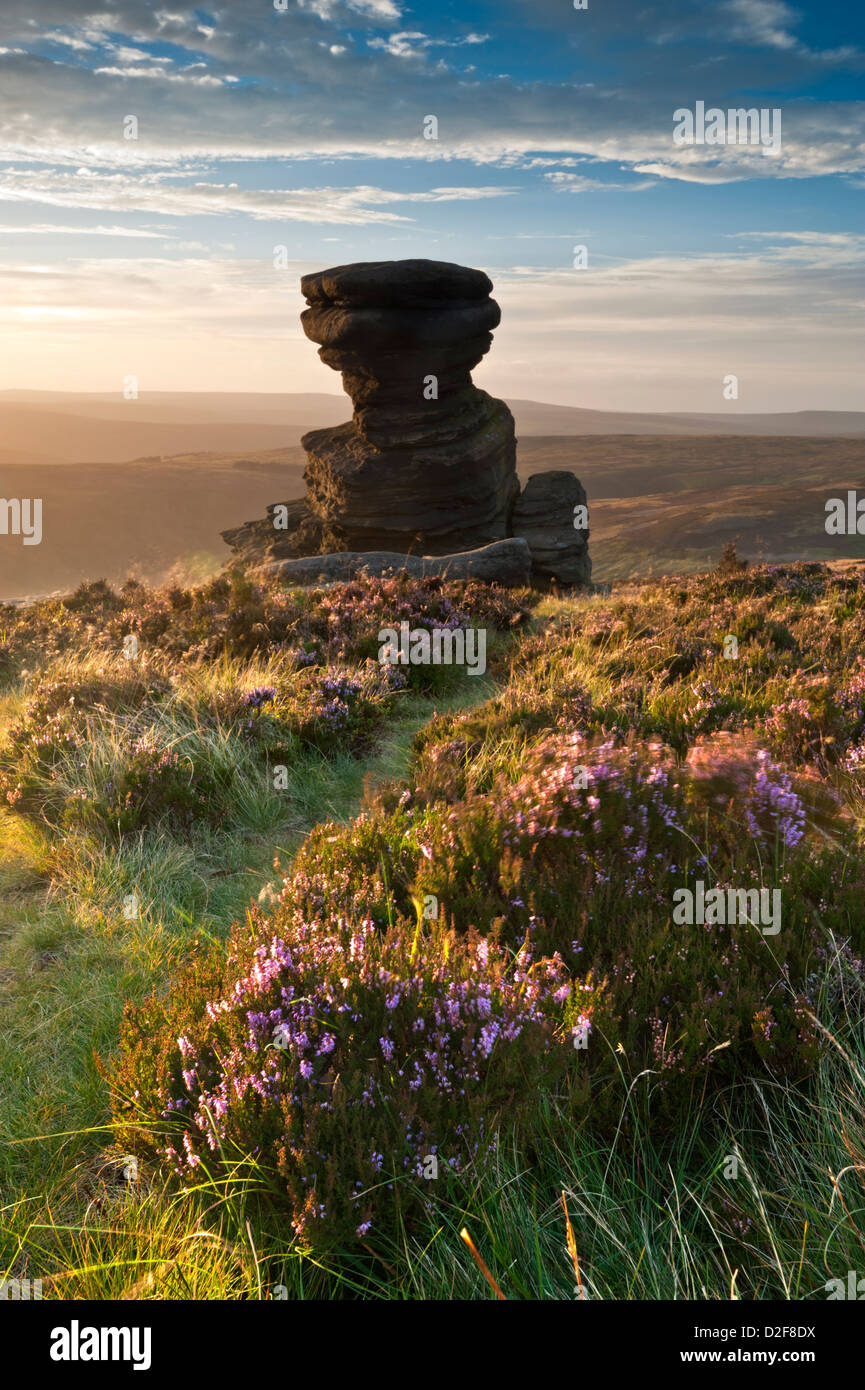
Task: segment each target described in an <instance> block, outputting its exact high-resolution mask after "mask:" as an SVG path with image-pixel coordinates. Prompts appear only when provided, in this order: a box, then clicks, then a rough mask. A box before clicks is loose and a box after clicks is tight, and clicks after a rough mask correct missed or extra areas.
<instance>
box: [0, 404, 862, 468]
mask: <svg viewBox="0 0 865 1390" xmlns="http://www.w3.org/2000/svg"><path fill="white" fill-rule="evenodd" d="M508 404H509V405H510V407H511V409H512V411H513V413H514V416H515V417H516V423H517V434H518V435H519V436H522V437H523V438H525V437H527V436H535V437H546V436H551V435H555V436H558V437H559V438H561V437H562V436H575V435H710V434H711V435H749V436H758V435H762V436H775V437H778V436H784V437H789V438H802V437H806V436H807V437H810V438H828V437H836V438H837V437H844V438H859V437H865V411H840V410H839V411H833V410H801V411H791V412H787V413H777V414H769V413H765V414H744V413H739V414H736V413H732V412H730V413H728V412H726V411H718V412H717V413H716V414H698V413H688V412H681V413H673V414H670V413H653V412H648V411H647V412H632V411H605V410H588V409H584V408H582V407H578V406H565V405H551V404H548V403H544V402H541V401H526V400H513V399H511V400H509V401H508ZM348 415H349V406H348V403H347V401H346V399H345V397H344V396H341V395H330V394H327V393H325V392H303V393H292V392H285V393H263V392H259V393H253V392H248V393H245V392H189V391H153V392H144V393H143V394H142V395H141V397H140V399H139V400H137V401H125V400H123V399H122V397H121V395H120V393H119V392H115V393H113V394H112V393H108V392H92V393H81V394H76V393H70V392H60V391H0V441H2V444H0V462H12V461H13V459H20V460H21V461H22V462H23V461H24V456H25V455H33V456H39V457H40V461H54V462H56V463H113V462H117V463H121V462H125V461H128V460H131V459H135V458H141V457H142V456H154V455H155V456H167V455H174V454H182V453H191V452H194V451H197V452H207V451H208V450H217V451H220V452H225V451H227V450H236V451H248V452H256V451H260V450H263V449H278V448H290V447H292V446H294V445H296V444H298V443H299V441H300V437H301V435H303V434H305V433H306V431H307V430H310V429H315V428H317V427H324V426H328V425H337V424H340V423H342V421H344V420H346V419H348Z"/></svg>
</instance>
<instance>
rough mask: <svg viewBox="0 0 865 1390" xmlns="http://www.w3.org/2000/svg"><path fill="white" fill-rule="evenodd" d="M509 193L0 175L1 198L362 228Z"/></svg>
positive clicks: (87, 174) (84, 174) (82, 172)
mask: <svg viewBox="0 0 865 1390" xmlns="http://www.w3.org/2000/svg"><path fill="white" fill-rule="evenodd" d="M512 192H513V190H512V189H509V188H505V187H498V186H495V185H482V186H477V185H474V186H470V187H464V188H446V187H442V188H432V189H429V190H427V191H425V192H424V191H420V192H408V191H407V192H400V191H398V190H395V189H385V188H376V187H373V186H369V185H360V186H357V187H352V188H327V187H325V188H321V187H311V188H290V189H267V188H240V187H238V185H237V184H235V183H232V184H221V183H204V182H201V183H189V184H176V183H172V182H171V181H169V180H167V179H164V178H161V177H160V176H158V175H155V176H154V175H147V174H117V173H112V174H102V173H99V172H97V171H93V170H89V169H79V170H77V171H76V173H75V175H74V177H72V178H70V177H69V176H68V174H66V173H65V172H62V171H61V172H58V171H55V172H46V171H44V170H40V171H38V172H36V171H32V170H7V171H6V172H5V173H4V174H2V175H0V202H9V203H36V204H41V205H43V206H50V207H62V208H87V209H90V210H96V211H101V212H150V213H156V214H159V215H162V216H165V215H168V216H172V217H184V216H200V215H202V214H203V215H205V216H216V215H220V214H222V215H225V214H230V213H241V214H245V215H247V216H249V217H252V218H254V219H256V220H259V221H290V222H312V223H340V224H343V225H345V226H350V225H354V226H361V225H367V224H377V223H398V222H411V218H410V217H407V216H406V215H405V214H402V213H396V212H386V211H384V207H385V205H387V204H393V203H408V204H412V203H446V202H466V201H478V200H482V199H487V198H501V197H506V196H507V195H508V194H510V193H512Z"/></svg>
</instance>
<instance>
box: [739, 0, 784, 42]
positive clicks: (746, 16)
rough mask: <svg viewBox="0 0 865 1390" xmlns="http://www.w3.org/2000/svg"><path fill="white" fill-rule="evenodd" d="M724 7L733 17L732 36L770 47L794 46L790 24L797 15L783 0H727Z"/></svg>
mask: <svg viewBox="0 0 865 1390" xmlns="http://www.w3.org/2000/svg"><path fill="white" fill-rule="evenodd" d="M725 8H726V12H727V13H728V14H729V15H730V16H731V18H732V29H731V35H730V36H731V38H733V39H739V40H742V41H743V42H745V43H756V44H765V45H766V46H767V47H769V48H781V49H789V48H795V47H796V45H797V43H798V39H797V38H796V37H795V35H793V34H791V33H790V28H791V26H792V25H793V24H794V23H795V21H796V17H797V16H796V13H795V11H794V10H792V9H791V8H790V6H789V5H786V4H785V3H784V0H728V4H727V5H726V7H725Z"/></svg>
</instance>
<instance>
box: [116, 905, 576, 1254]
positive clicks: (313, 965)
mask: <svg viewBox="0 0 865 1390" xmlns="http://www.w3.org/2000/svg"><path fill="white" fill-rule="evenodd" d="M250 927H251V928H252V930H253V932H254V935H253V936H252V937H250V933H249V931H244V932H242V933H238V934H236V936H235V938H234V943H233V945H234V950H233V952H232V954H231V955H230V956H229V958H228V960H227V961H226V964H225V969H224V972H223V973H222V976H221V980H220V984H219V988H217V989H214V985H215V983H216V982H215V980H214V978H213V967H212V961H209V962H208V963H207V968H206V970H205V972H204V974H203V976H202V978H192V979H188V980H186V981H184V982H183V983H182V985H181V990H180V992H181V993H182V994H183V995H184V996H186V997H187V998H189V997H194V998H195V1000H196V1001H197V1004H198V1006H199V1008H198V1012H197V1016H196V1017H194V1018H188V1019H187V1022H186V1023H185V1025H184V1028H183V1032H182V1033H180V1034H179V1036H176V1041H175V1040H174V1039H172V1041H173V1045H172V1046H169V1047H166V1046H165V1042H164V1039H165V1038H166V1036H167V1031H168V1028H169V1027H173V1026H175V1025H176V1020H175V1019H174V1018H172V1017H171V1007H170V1005H166V1003H165V1002H152V1003H151V1004H150V1005H147V1006H145V1007H144V1008H143V1009H139V1010H129V1011H128V1026H127V1031H126V1042H125V1046H124V1051H123V1055H122V1059H121V1061H120V1064H119V1068H118V1070H117V1074H116V1076H117V1081H116V1084H117V1090H118V1099H117V1102H116V1114H117V1116H118V1122H119V1125H120V1131H121V1137H122V1142H123V1143H124V1144H125V1145H127V1146H128V1147H130V1148H132V1149H133V1150H136V1149H137V1150H138V1151H139V1152H140V1151H142V1149H143V1150H144V1151H148V1148H149V1149H150V1150H151V1151H153V1150H155V1151H156V1152H158V1153H159V1154H160V1155H161V1156H162V1157H163V1158H165V1159H166V1160H167V1161H168V1162H169V1163H170V1164H171V1165H172V1166H173V1167H174V1169H175V1170H176V1172H177V1173H178V1174H180V1175H181V1176H183V1177H188V1178H190V1179H194V1178H195V1175H196V1170H198V1169H199V1168H202V1169H203V1170H206V1171H218V1170H219V1169H220V1166H221V1165H222V1164H223V1163H227V1164H230V1162H231V1160H232V1158H233V1157H236V1156H237V1155H246V1154H250V1153H251V1154H254V1155H255V1157H256V1159H257V1161H258V1163H259V1165H260V1167H261V1169H262V1170H263V1172H264V1173H265V1174H267V1175H269V1177H270V1180H271V1184H272V1194H273V1196H274V1197H275V1199H276V1201H277V1203H278V1204H279V1205H280V1206H282V1205H287V1207H288V1210H289V1212H290V1215H291V1223H292V1226H293V1228H294V1230H295V1232H296V1233H297V1234H298V1235H299V1236H301V1237H303V1238H304V1240H307V1241H311V1240H321V1239H328V1240H334V1239H341V1240H343V1241H345V1240H347V1239H352V1238H354V1237H358V1238H362V1237H363V1236H365V1235H366V1233H367V1232H368V1231H369V1230H370V1228H371V1226H373V1225H374V1226H375V1227H376V1230H377V1232H380V1231H382V1230H383V1229H386V1228H389V1227H391V1226H392V1223H393V1219H394V1212H395V1209H396V1208H397V1207H398V1208H400V1209H401V1210H402V1212H403V1213H404V1215H407V1216H409V1217H410V1216H411V1214H412V1212H413V1211H415V1210H417V1209H418V1208H420V1207H422V1206H423V1205H424V1203H425V1202H427V1201H428V1199H429V1196H430V1194H431V1190H432V1189H431V1188H430V1186H429V1184H428V1181H427V1180H428V1179H431V1178H432V1176H433V1173H435V1176H436V1177H437V1178H439V1179H440V1181H441V1182H442V1183H444V1180H445V1176H446V1174H447V1172H448V1171H449V1170H457V1171H461V1170H463V1169H465V1168H466V1167H467V1166H468V1165H469V1164H471V1163H472V1162H473V1161H474V1160H475V1159H476V1158H478V1157H483V1155H484V1154H485V1153H486V1152H487V1151H488V1149H489V1148H490V1147H491V1146H492V1145H493V1144H494V1143H495V1142H496V1141H495V1133H496V1128H497V1125H498V1124H499V1122H500V1120H501V1118H502V1116H503V1115H507V1114H514V1112H516V1111H518V1110H519V1103H520V1099H519V1098H520V1097H521V1096H526V1095H528V1094H531V1088H532V1087H533V1086H535V1085H537V1084H538V1083H539V1081H540V1079H541V1076H543V1077H544V1078H545V1080H546V1081H547V1082H549V1081H550V1080H551V1079H552V1078H553V1076H554V1075H555V1072H556V1070H557V1067H561V1066H562V1065H563V1062H564V1060H565V1058H566V1055H567V1054H566V1047H565V1038H564V1032H563V1027H562V1020H563V1018H564V1016H565V1006H566V1002H567V1000H568V998H569V995H570V988H569V985H568V984H567V982H566V981H564V979H563V969H562V966H561V962H560V961H558V960H557V959H555V958H552V959H546V960H541V961H533V960H532V954H531V950H530V948H529V947H528V946H527V947H525V948H524V949H523V950H522V951H520V952H518V953H517V954H516V955H515V956H511V954H510V953H509V952H507V951H506V950H504V949H503V947H502V946H501V944H500V943H499V942H498V941H496V940H495V938H490V939H483V938H481V937H479V936H478V935H477V934H476V933H471V934H469V935H468V936H467V937H465V938H463V939H457V938H456V937H455V936H454V934H453V933H452V932H449V931H447V930H445V929H444V927H443V926H441V925H439V924H436V923H432V924H430V926H429V928H425V929H423V930H422V929H421V927H420V926H418V925H417V924H415V925H414V926H412V925H411V924H408V923H405V922H401V923H399V924H395V925H393V926H392V927H390V928H388V929H387V930H386V931H384V932H381V931H379V930H378V929H377V928H376V927H375V926H374V924H373V923H372V922H371V921H366V922H359V923H358V924H357V925H355V926H349V925H348V923H347V922H345V921H344V920H343V921H338V922H330V923H323V922H314V923H311V924H310V923H305V922H303V921H302V920H301V919H299V918H297V917H291V916H289V915H287V914H286V913H285V912H284V911H282V912H280V913H278V915H277V919H276V920H275V921H274V922H273V923H268V924H265V923H264V922H263V921H262V920H261V919H260V918H259V919H257V918H255V917H254V916H253V917H252V918H251V919H250ZM271 932H272V933H273V934H272V935H271ZM202 984H204V985H205V988H204V989H202ZM205 1001H206V1002H205ZM187 1012H188V1010H187ZM160 1039H161V1040H162V1041H160ZM121 1097H123V1098H121ZM142 1097H146V1100H147V1102H148V1105H153V1104H154V1102H155V1103H156V1104H157V1106H158V1107H159V1116H158V1119H157V1120H155V1121H154V1129H153V1133H152V1138H151V1139H150V1140H149V1141H148V1140H147V1139H145V1138H144V1137H143V1136H142V1132H141V1130H140V1129H139V1128H138V1127H137V1125H136V1123H135V1120H136V1116H138V1115H139V1113H140V1101H141V1098H142ZM431 1160H433V1161H432V1162H431ZM436 1170H437V1171H436Z"/></svg>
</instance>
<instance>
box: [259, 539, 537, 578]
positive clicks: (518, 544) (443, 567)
mask: <svg viewBox="0 0 865 1390" xmlns="http://www.w3.org/2000/svg"><path fill="white" fill-rule="evenodd" d="M258 570H259V573H261V574H262V575H266V576H271V577H274V578H277V579H284V580H286V582H287V583H289V584H319V583H332V582H334V581H337V580H344V579H356V578H357V577H358V575H359V574H361V573H364V574H368V575H372V576H374V577H376V578H382V577H383V576H385V575H391V574H396V573H397V572H398V571H400V570H404V571H405V572H406V573H407V574H411V575H417V576H422V575H429V574H436V575H441V576H442V577H443V578H448V579H483V580H485V581H486V582H487V583H489V584H501V585H503V587H504V588H506V589H521V588H525V587H526V586H527V585H528V584H529V582H530V580H531V572H532V553H531V551H530V550H529V547H528V543H527V542H526V541H525V540H523V538H522V536H511V537H510V539H508V540H504V541H493V542H492V544H491V545H484V546H481V548H480V549H479V550H460V551H459V552H458V553H457V554H456V555H403V554H402V553H401V552H400V551H382V550H363V551H357V550H339V551H337V552H336V553H335V554H333V555H307V556H304V557H302V558H298V559H296V560H271V561H269V562H267V563H266V564H263V565H260V566H258Z"/></svg>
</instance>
